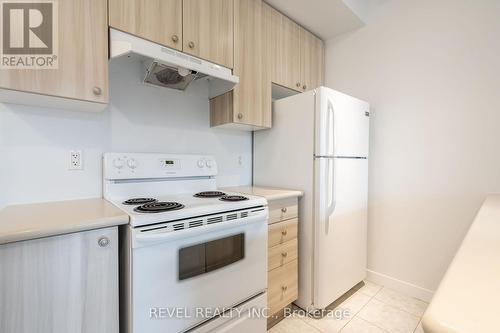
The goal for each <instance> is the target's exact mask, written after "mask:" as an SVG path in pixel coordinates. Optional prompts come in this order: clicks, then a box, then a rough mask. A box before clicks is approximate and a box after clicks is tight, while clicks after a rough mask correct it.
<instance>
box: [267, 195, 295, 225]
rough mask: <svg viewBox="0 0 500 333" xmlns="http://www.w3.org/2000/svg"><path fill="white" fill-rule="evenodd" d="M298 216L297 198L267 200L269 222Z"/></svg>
mask: <svg viewBox="0 0 500 333" xmlns="http://www.w3.org/2000/svg"><path fill="white" fill-rule="evenodd" d="M298 216H299V208H298V199H297V198H288V199H281V200H273V201H269V224H272V223H276V222H280V221H285V220H289V219H294V218H297V217H298Z"/></svg>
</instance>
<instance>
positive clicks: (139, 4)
mask: <svg viewBox="0 0 500 333" xmlns="http://www.w3.org/2000/svg"><path fill="white" fill-rule="evenodd" d="M102 1H103V2H104V0H102ZM108 1H109V25H110V26H111V27H113V28H115V29H118V30H121V31H124V32H127V33H130V34H133V35H136V36H138V37H141V38H144V39H147V40H150V41H152V42H155V43H159V44H162V45H165V46H168V47H171V48H174V49H177V50H179V51H182V0H108Z"/></svg>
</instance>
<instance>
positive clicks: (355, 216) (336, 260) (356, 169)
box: [313, 158, 368, 309]
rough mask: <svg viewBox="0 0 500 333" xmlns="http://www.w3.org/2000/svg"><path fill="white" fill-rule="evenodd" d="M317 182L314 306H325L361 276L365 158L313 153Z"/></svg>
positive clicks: (364, 240)
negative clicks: (336, 156) (323, 156)
mask: <svg viewBox="0 0 500 333" xmlns="http://www.w3.org/2000/svg"><path fill="white" fill-rule="evenodd" d="M316 176H317V177H316ZM315 185H316V190H315V219H314V229H315V230H314V238H315V239H314V269H313V272H314V279H313V281H314V287H313V289H314V291H313V294H314V301H313V303H314V304H313V306H314V307H315V308H318V309H323V308H325V307H327V306H328V305H329V304H331V303H332V302H333V301H335V300H336V299H338V298H339V297H340V296H342V295H343V294H344V293H345V292H347V291H348V290H349V289H351V288H352V287H354V286H355V285H356V284H357V283H359V282H361V281H362V280H363V279H364V278H365V274H366V251H367V250H366V241H367V240H366V230H367V206H368V203H367V199H368V198H367V197H368V160H366V159H346V158H316V159H315Z"/></svg>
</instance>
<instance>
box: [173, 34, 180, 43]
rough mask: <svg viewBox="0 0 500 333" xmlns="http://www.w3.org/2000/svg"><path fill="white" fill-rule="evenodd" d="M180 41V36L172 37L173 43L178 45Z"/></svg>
mask: <svg viewBox="0 0 500 333" xmlns="http://www.w3.org/2000/svg"><path fill="white" fill-rule="evenodd" d="M178 41H179V36H177V35H173V36H172V42H174V43H177V42H178Z"/></svg>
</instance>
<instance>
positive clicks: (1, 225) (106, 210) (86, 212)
mask: <svg viewBox="0 0 500 333" xmlns="http://www.w3.org/2000/svg"><path fill="white" fill-rule="evenodd" d="M128 222H129V217H128V215H127V214H126V213H125V212H123V211H122V210H120V209H118V208H116V207H115V206H114V205H113V204H111V203H109V202H108V201H106V200H104V199H101V198H95V199H83V200H69V201H57V202H46V203H36V204H25V205H13V206H7V207H5V208H3V209H2V210H0V244H5V243H11V242H17V241H22V240H29V239H34V238H41V237H48V236H56V235H62V234H67V233H72V232H79V231H86V230H92V229H100V228H106V227H111V226H116V225H121V224H127V223H128Z"/></svg>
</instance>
